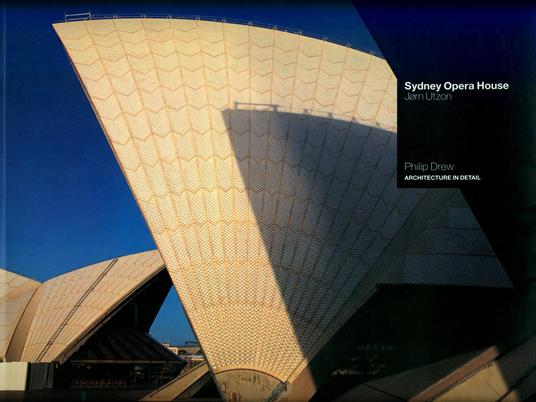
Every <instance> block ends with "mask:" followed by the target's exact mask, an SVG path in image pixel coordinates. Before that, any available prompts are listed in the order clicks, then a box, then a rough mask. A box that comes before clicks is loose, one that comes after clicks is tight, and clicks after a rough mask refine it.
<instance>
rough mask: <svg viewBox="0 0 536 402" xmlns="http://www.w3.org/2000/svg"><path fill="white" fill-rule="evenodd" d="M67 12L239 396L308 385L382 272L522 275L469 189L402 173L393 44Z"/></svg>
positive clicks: (203, 340) (471, 278)
mask: <svg viewBox="0 0 536 402" xmlns="http://www.w3.org/2000/svg"><path fill="white" fill-rule="evenodd" d="M54 29H55V30H56V32H57V34H58V36H59V38H60V40H61V41H62V43H63V45H64V47H65V49H66V51H67V54H68V56H69V58H70V60H71V62H72V64H73V66H74V69H75V71H76V73H77V74H78V76H79V78H80V82H81V83H82V86H83V88H84V90H85V91H86V94H87V96H88V98H89V100H90V102H91V105H92V106H93V108H94V111H95V113H96V116H97V118H98V119H99V122H100V124H101V126H102V128H103V130H104V132H105V134H106V136H107V138H108V140H109V143H110V145H111V148H112V150H113V152H114V154H115V156H116V158H117V161H118V162H119V164H120V166H121V169H122V171H123V173H124V175H125V177H126V179H127V181H128V184H129V186H130V188H131V190H132V193H133V194H134V197H135V198H136V200H137V202H138V205H139V207H140V209H141V211H142V212H143V215H144V217H145V220H146V221H147V224H148V226H149V229H150V231H151V233H152V235H153V237H154V239H155V241H156V244H157V246H158V249H159V251H160V253H161V255H162V258H163V260H164V262H165V266H166V267H167V270H168V272H169V274H170V276H171V279H172V282H173V284H174V286H175V288H176V290H177V292H178V294H179V297H180V300H181V302H182V305H183V307H184V310H185V311H186V314H187V317H188V319H189V321H190V323H191V325H192V328H193V330H194V332H195V334H196V336H197V338H198V340H199V342H200V346H201V348H202V350H203V352H204V354H205V356H206V359H207V363H208V367H209V370H210V373H211V375H212V376H213V378H214V379H215V381H216V384H217V386H218V389H219V391H220V393H221V394H222V396H223V397H224V398H225V399H227V400H242V401H248V400H258V401H264V400H274V401H275V400H280V401H283V400H308V399H309V398H311V397H312V396H313V395H314V393H315V392H316V389H317V384H318V383H319V382H321V378H320V377H319V376H318V375H317V373H316V372H315V369H314V365H312V363H313V362H314V361H315V358H318V356H319V355H320V354H321V352H322V351H323V350H325V348H326V345H328V343H329V342H330V340H331V339H333V337H334V336H335V335H336V334H337V333H338V331H339V330H340V329H341V328H342V327H343V326H344V325H345V324H346V323H347V322H348V321H349V320H350V319H351V318H352V317H353V316H354V315H355V314H356V312H357V311H358V310H359V309H360V308H361V307H362V306H363V305H364V304H365V303H366V302H367V301H368V300H370V299H371V297H373V295H374V294H375V293H376V292H377V289H378V286H379V285H389V284H390V285H437V286H459V287H461V286H468V287H483V288H486V287H487V288H505V287H509V286H510V281H509V279H508V276H507V275H506V273H505V272H504V271H503V268H502V266H501V264H500V262H499V261H498V260H497V258H496V257H495V254H494V253H493V250H492V249H491V247H490V245H489V243H488V241H487V239H486V237H485V235H484V234H483V233H482V231H481V229H480V227H479V225H478V223H477V222H476V219H475V218H474V216H473V214H472V212H471V210H470V209H469V208H468V206H467V204H466V202H465V200H464V198H463V196H462V195H461V193H460V192H459V191H458V190H452V189H433V190H432V189H398V188H397V186H396V171H395V165H396V163H395V162H396V160H395V159H396V135H395V133H396V117H397V115H396V79H395V77H394V75H393V72H392V71H391V69H390V68H389V66H388V64H387V62H386V61H385V60H383V59H381V58H379V57H376V56H373V55H371V54H368V53H364V52H361V51H357V50H354V49H352V48H350V47H344V46H340V45H336V44H333V43H329V42H327V41H323V40H317V39H313V38H310V37H306V36H302V35H299V34H293V33H288V32H283V31H280V30H277V29H266V28H259V27H254V26H251V25H239V24H231V23H225V22H209V21H202V20H186V19H172V18H161V19H160V18H143V19H139V18H128V19H121V18H116V19H102V20H86V21H73V22H65V23H58V24H54ZM317 366H318V364H317ZM240 398H241V399H240Z"/></svg>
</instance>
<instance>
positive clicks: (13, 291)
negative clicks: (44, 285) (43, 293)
mask: <svg viewBox="0 0 536 402" xmlns="http://www.w3.org/2000/svg"><path fill="white" fill-rule="evenodd" d="M38 287H39V282H37V281H34V280H32V279H29V278H26V277H24V276H22V275H17V274H15V273H13V272H9V271H6V270H4V269H0V355H1V356H0V357H4V356H5V355H6V351H7V348H8V346H9V342H10V341H11V337H12V336H13V332H14V331H15V328H16V326H17V324H18V322H19V319H20V318H21V316H22V314H23V312H24V309H25V308H26V305H27V304H28V302H29V301H30V299H31V297H32V295H33V294H34V292H35V291H36V289H37V288H38Z"/></svg>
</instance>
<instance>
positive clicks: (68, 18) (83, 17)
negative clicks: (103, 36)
mask: <svg viewBox="0 0 536 402" xmlns="http://www.w3.org/2000/svg"><path fill="white" fill-rule="evenodd" d="M118 18H121V19H123V18H168V19H178V20H199V21H211V22H222V23H229V24H237V25H249V26H254V27H257V28H266V29H275V30H278V31H281V32H288V33H293V34H296V35H302V36H306V37H309V38H313V39H318V40H322V41H326V42H331V43H334V44H337V45H341V46H346V47H349V48H352V49H355V50H359V51H361V52H364V53H369V54H371V55H373V56H376V57H379V58H382V59H383V56H382V55H381V54H379V53H377V52H375V51H373V50H371V49H365V48H363V47H360V46H355V45H352V44H351V43H349V42H347V41H343V40H340V39H337V38H330V37H327V36H323V35H318V34H315V33H313V32H308V31H303V30H301V29H296V28H290V27H285V26H280V25H272V24H267V23H264V22H258V21H246V20H240V19H235V18H221V17H212V16H206V15H187V14H94V13H92V12H91V11H88V12H85V13H75V14H64V21H58V22H72V21H87V20H106V19H118Z"/></svg>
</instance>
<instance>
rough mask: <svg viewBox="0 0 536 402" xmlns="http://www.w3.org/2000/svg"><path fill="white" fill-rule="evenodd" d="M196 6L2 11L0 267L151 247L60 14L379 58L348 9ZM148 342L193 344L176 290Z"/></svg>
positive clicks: (72, 264) (53, 265) (48, 270)
mask: <svg viewBox="0 0 536 402" xmlns="http://www.w3.org/2000/svg"><path fill="white" fill-rule="evenodd" d="M144 4H148V5H144ZM195 4H196V2H192V3H191V4H190V5H179V4H172V3H169V4H166V3H157V2H155V3H154V4H151V3H150V2H147V3H136V4H134V5H128V3H120V4H117V5H106V4H100V3H96V4H91V3H88V4H85V3H83V2H79V3H76V5H39V4H37V3H36V4H30V3H26V4H23V5H18V6H17V5H15V4H10V5H7V6H6V7H5V8H4V17H5V19H4V18H3V19H4V21H5V24H4V27H3V28H4V29H3V31H4V32H5V35H3V38H2V39H3V40H5V49H4V54H3V56H4V60H5V65H6V68H5V69H4V74H5V81H4V96H5V112H4V113H5V114H4V115H3V118H4V119H3V120H4V121H3V123H4V127H5V128H4V130H3V131H4V132H3V134H4V149H3V150H4V155H5V164H4V166H5V167H4V169H5V171H4V174H5V183H4V184H5V186H4V192H5V194H4V201H5V203H4V205H3V207H4V208H5V214H6V215H5V223H4V224H3V223H2V221H1V220H0V224H2V226H3V228H4V229H5V233H2V235H3V236H5V246H6V247H5V249H4V250H1V248H0V252H1V255H0V257H1V261H0V263H1V265H2V266H3V267H6V268H7V269H9V270H11V271H14V272H17V273H19V274H22V275H25V276H29V277H31V278H34V279H37V280H40V281H43V280H46V279H49V278H51V277H53V276H56V275H59V274H62V273H65V272H68V271H71V270H73V269H76V268H79V267H82V266H85V265H89V264H92V263H95V262H98V261H102V260H105V259H110V258H113V257H116V256H121V255H125V254H131V253H136V252H140V251H144V250H149V249H153V248H155V244H154V242H153V239H152V237H151V235H150V233H149V230H148V229H147V226H146V224H145V222H144V220H143V218H142V216H141V213H140V211H139V210H138V207H137V205H136V203H135V201H134V198H133V196H132V194H131V193H130V190H129V188H128V186H127V184H126V182H125V180H124V178H123V176H122V174H121V171H120V170H119V167H118V165H117V163H116V161H115V159H114V156H113V154H112V151H111V150H110V147H109V145H108V143H107V142H106V139H105V137H104V135H103V133H102V131H101V129H100V127H99V125H98V122H97V120H96V118H95V116H94V113H93V111H92V109H91V107H90V105H89V103H88V101H87V99H86V97H85V95H84V93H83V90H82V88H81V86H80V84H79V82H78V79H77V78H76V75H75V73H74V71H73V69H72V67H71V65H70V64H69V61H68V59H67V57H66V55H65V52H64V50H63V48H62V46H61V44H60V42H59V40H58V38H57V37H56V35H55V33H54V31H53V29H52V26H51V24H52V23H53V22H56V21H60V20H63V18H64V13H77V12H87V11H91V12H93V13H99V14H146V15H166V14H172V15H200V16H211V17H225V18H228V19H239V20H246V21H254V22H258V23H264V24H270V25H276V26H278V27H281V28H284V27H288V28H292V29H296V30H302V31H304V32H310V33H313V34H315V35H319V36H325V37H327V38H328V39H332V40H336V41H339V42H342V43H350V44H351V45H352V46H354V47H356V48H360V49H366V50H372V51H375V52H377V53H379V50H378V49H377V47H376V45H375V44H374V42H373V40H372V38H371V37H370V35H369V34H368V32H367V31H366V29H365V27H364V26H363V24H362V22H361V20H360V18H359V16H358V14H357V12H356V10H355V9H354V7H353V6H352V5H351V3H343V2H333V3H328V2H326V3H314V4H306V3H302V4H297V5H292V6H291V5H284V4H283V3H275V2H274V3H270V2H264V3H259V4H255V5H242V4H238V3H236V4H234V5H226V6H224V5H221V4H219V5H218V4H216V3H214V4H208V3H203V4H197V5H195ZM2 181H3V180H2ZM0 240H1V239H0ZM152 333H153V335H154V336H155V337H157V338H158V339H160V340H163V341H170V342H172V343H182V342H184V341H187V340H192V339H194V337H193V335H192V332H191V329H190V327H189V324H188V322H187V320H186V317H185V316H184V313H183V312H182V308H181V306H180V304H179V301H178V298H177V294H176V292H175V290H174V289H173V290H172V291H171V292H170V294H169V295H168V297H167V299H166V301H165V303H164V305H163V307H162V310H161V311H160V313H159V315H158V317H157V319H156V321H155V323H154V324H153V328H152Z"/></svg>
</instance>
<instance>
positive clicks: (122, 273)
mask: <svg viewBox="0 0 536 402" xmlns="http://www.w3.org/2000/svg"><path fill="white" fill-rule="evenodd" d="M114 261H115V262H114ZM163 265H164V264H163V261H162V258H161V257H160V254H159V253H158V251H156V250H154V251H147V252H143V253H138V254H132V255H128V256H125V257H120V258H118V259H112V260H108V261H103V262H99V263H97V264H93V265H90V266H87V267H84V268H80V269H77V270H75V271H72V272H69V273H66V274H63V275H60V276H57V277H55V278H52V279H50V280H48V281H46V282H44V283H43V284H42V285H41V287H40V288H39V290H38V292H39V303H38V305H37V308H36V310H35V314H34V317H33V320H32V323H31V326H30V328H29V331H28V335H27V338H26V343H25V346H24V350H23V353H22V358H21V360H22V361H30V362H34V361H42V362H47V361H54V360H55V359H56V358H57V357H58V356H59V355H60V354H62V353H63V352H64V351H65V350H66V348H68V347H69V346H72V344H73V342H75V341H76V340H77V339H78V338H79V337H80V336H82V335H84V334H85V333H87V331H88V330H90V329H92V328H93V327H94V325H96V324H97V323H98V321H99V320H102V318H103V317H105V316H106V315H107V314H108V313H109V312H110V311H111V310H112V309H113V308H114V307H115V306H117V305H118V304H119V303H120V302H121V301H122V300H124V299H125V298H126V297H127V296H128V295H129V294H131V292H133V291H134V290H135V289H137V288H138V287H139V286H140V285H141V284H143V283H144V282H145V280H147V279H148V278H150V277H152V276H153V275H155V274H156V273H157V272H158V271H159V270H160V269H162V267H163ZM62 324H63V325H62ZM60 327H61V328H60ZM60 329H61V330H60ZM51 341H52V342H51ZM49 343H50V344H49ZM47 344H49V345H48V346H47Z"/></svg>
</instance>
